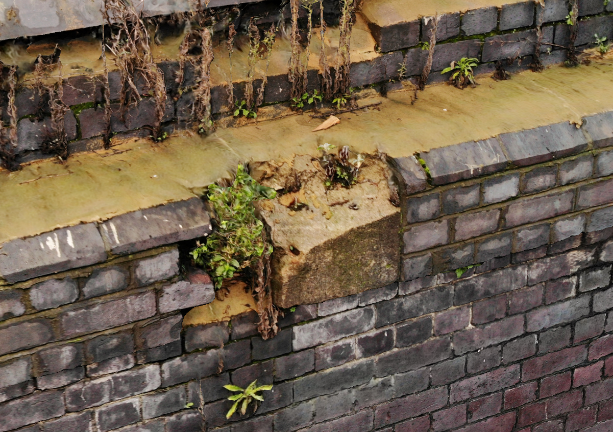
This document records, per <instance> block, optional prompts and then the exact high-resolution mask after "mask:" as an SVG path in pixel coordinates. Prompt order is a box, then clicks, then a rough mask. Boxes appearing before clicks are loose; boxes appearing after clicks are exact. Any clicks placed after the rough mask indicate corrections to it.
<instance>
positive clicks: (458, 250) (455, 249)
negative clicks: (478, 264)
mask: <svg viewBox="0 0 613 432" xmlns="http://www.w3.org/2000/svg"><path fill="white" fill-rule="evenodd" d="M474 255H475V245H474V244H473V243H466V244H463V245H461V246H450V247H446V248H443V249H439V250H438V251H436V252H435V253H434V256H433V262H434V265H433V269H432V272H433V273H444V272H450V271H453V270H456V269H459V268H463V267H467V266H469V265H472V264H474V258H473V257H474ZM466 276H471V275H470V274H467V275H466Z"/></svg>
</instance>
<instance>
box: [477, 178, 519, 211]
mask: <svg viewBox="0 0 613 432" xmlns="http://www.w3.org/2000/svg"><path fill="white" fill-rule="evenodd" d="M518 193H519V174H506V175H503V176H500V177H494V178H491V179H487V180H485V181H484V182H483V203H484V204H493V203H497V202H502V201H506V200H508V199H509V198H513V197H515V196H517V194H518Z"/></svg>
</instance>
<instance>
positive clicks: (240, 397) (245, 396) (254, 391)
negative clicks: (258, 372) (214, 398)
mask: <svg viewBox="0 0 613 432" xmlns="http://www.w3.org/2000/svg"><path fill="white" fill-rule="evenodd" d="M257 382H258V380H255V381H253V382H252V383H251V384H249V386H248V387H247V388H245V389H243V388H240V387H238V386H235V385H232V384H228V385H225V386H223V388H225V389H226V390H230V391H233V392H240V393H237V394H234V395H232V396H230V397H229V398H228V400H231V401H234V405H232V408H230V410H229V411H228V413H227V414H226V418H227V419H229V418H230V417H232V415H233V414H234V413H235V412H236V409H237V408H238V404H239V403H241V401H242V405H241V415H245V414H246V413H247V407H248V406H249V404H250V403H251V401H252V400H253V399H255V400H257V401H260V402H264V398H263V397H262V396H261V395H259V394H258V393H259V392H262V391H269V390H272V385H263V386H260V387H257Z"/></svg>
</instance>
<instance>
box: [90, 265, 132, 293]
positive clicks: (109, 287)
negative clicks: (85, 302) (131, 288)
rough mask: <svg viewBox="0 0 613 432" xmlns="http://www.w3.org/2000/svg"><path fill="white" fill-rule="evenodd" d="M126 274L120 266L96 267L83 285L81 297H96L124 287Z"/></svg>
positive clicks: (126, 281)
mask: <svg viewBox="0 0 613 432" xmlns="http://www.w3.org/2000/svg"><path fill="white" fill-rule="evenodd" d="M128 276H129V275H128V272H127V271H126V270H124V269H122V268H121V267H105V268H102V269H96V270H94V272H93V273H92V275H91V276H90V277H89V279H87V282H86V283H85V286H84V287H83V297H84V298H91V297H98V296H101V295H105V294H110V293H114V292H117V291H121V290H123V289H126V288H127V286H128Z"/></svg>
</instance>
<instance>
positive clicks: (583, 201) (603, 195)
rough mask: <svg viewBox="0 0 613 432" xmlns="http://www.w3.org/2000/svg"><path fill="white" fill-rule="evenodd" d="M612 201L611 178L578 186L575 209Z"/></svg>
mask: <svg viewBox="0 0 613 432" xmlns="http://www.w3.org/2000/svg"><path fill="white" fill-rule="evenodd" d="M611 202H613V180H603V181H600V182H597V183H592V184H589V185H584V186H580V187H579V188H578V198H577V206H576V207H577V209H584V208H589V207H596V206H599V205H602V204H609V203H611Z"/></svg>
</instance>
